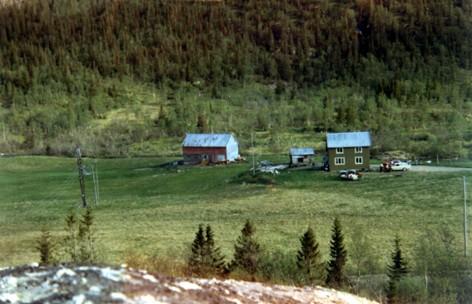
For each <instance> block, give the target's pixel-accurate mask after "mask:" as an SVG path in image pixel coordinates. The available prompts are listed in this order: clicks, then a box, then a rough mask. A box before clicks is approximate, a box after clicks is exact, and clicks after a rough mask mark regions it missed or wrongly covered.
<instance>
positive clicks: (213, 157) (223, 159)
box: [182, 133, 239, 164]
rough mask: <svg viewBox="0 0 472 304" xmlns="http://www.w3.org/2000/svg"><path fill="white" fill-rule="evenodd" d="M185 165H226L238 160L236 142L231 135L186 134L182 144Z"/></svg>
mask: <svg viewBox="0 0 472 304" xmlns="http://www.w3.org/2000/svg"><path fill="white" fill-rule="evenodd" d="M182 151H183V157H184V163H185V164H200V163H227V162H232V161H235V160H236V159H238V157H239V145H238V141H237V140H236V138H235V137H234V135H233V134H231V133H219V134H213V133H211V134H190V133H189V134H186V136H185V139H184V141H183V143H182Z"/></svg>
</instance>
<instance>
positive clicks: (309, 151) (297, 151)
mask: <svg viewBox="0 0 472 304" xmlns="http://www.w3.org/2000/svg"><path fill="white" fill-rule="evenodd" d="M290 155H315V149H313V148H296V147H295V148H290Z"/></svg>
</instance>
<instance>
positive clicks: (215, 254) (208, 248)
mask: <svg viewBox="0 0 472 304" xmlns="http://www.w3.org/2000/svg"><path fill="white" fill-rule="evenodd" d="M205 236H206V239H205V244H204V262H205V265H207V266H208V267H209V268H211V269H212V270H213V271H215V272H217V273H222V272H224V270H225V261H224V259H225V257H224V255H222V254H221V249H220V248H219V247H216V245H215V239H214V236H213V230H212V229H211V226H210V225H207V227H206V231H205Z"/></svg>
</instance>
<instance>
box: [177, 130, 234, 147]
mask: <svg viewBox="0 0 472 304" xmlns="http://www.w3.org/2000/svg"><path fill="white" fill-rule="evenodd" d="M231 136H233V135H232V134H230V133H220V134H190V133H187V134H186V135H185V139H184V142H183V144H182V145H183V146H184V147H226V145H227V144H228V141H229V140H230V138H231Z"/></svg>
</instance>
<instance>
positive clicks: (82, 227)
mask: <svg viewBox="0 0 472 304" xmlns="http://www.w3.org/2000/svg"><path fill="white" fill-rule="evenodd" d="M93 219H94V218H93V214H92V209H91V208H90V207H88V208H86V209H85V213H84V214H83V215H82V218H81V219H80V222H79V232H78V240H79V244H80V245H79V262H80V263H85V264H88V263H92V262H93V261H94V260H95V238H94V235H93V230H92V225H93Z"/></svg>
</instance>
